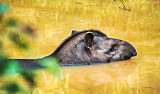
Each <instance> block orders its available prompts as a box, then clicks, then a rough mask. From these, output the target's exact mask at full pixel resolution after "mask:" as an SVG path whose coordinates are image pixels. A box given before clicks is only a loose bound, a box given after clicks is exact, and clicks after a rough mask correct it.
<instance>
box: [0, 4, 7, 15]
mask: <svg viewBox="0 0 160 94" xmlns="http://www.w3.org/2000/svg"><path fill="white" fill-rule="evenodd" d="M7 10H8V6H7V5H5V4H0V13H4V12H6V11H7Z"/></svg>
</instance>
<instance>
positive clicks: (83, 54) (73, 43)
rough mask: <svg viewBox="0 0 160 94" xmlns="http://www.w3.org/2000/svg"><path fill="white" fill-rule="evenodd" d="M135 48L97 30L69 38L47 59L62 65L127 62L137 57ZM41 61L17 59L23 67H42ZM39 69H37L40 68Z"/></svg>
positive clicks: (75, 33) (75, 34)
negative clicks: (54, 59)
mask: <svg viewBox="0 0 160 94" xmlns="http://www.w3.org/2000/svg"><path fill="white" fill-rule="evenodd" d="M136 55H137V52H136V50H135V48H134V47H133V46H132V45H131V44H130V43H128V42H125V41H123V40H119V39H113V38H108V37H107V36H106V35H105V34H103V33H102V32H100V31H97V30H85V31H81V32H77V31H76V30H72V35H71V36H70V37H69V38H67V39H66V40H65V41H64V42H63V43H62V44H61V45H60V46H59V47H58V48H57V49H56V51H54V52H53V53H52V54H51V55H49V56H46V57H44V58H41V59H46V58H57V59H58V60H59V61H60V64H61V65H91V64H100V63H108V62H113V61H120V60H127V59H130V58H131V57H132V56H136ZM41 59H17V61H18V62H19V63H20V65H22V66H23V67H26V68H30V67H34V68H35V67H36V66H38V67H40V66H39V64H38V63H37V62H38V61H39V60H41ZM38 67H37V68H38Z"/></svg>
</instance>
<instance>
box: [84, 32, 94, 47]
mask: <svg viewBox="0 0 160 94" xmlns="http://www.w3.org/2000/svg"><path fill="white" fill-rule="evenodd" d="M93 38H94V35H93V33H92V32H87V33H86V34H85V37H84V41H85V46H86V47H87V48H90V49H91V48H92V46H93V43H94V40H93Z"/></svg>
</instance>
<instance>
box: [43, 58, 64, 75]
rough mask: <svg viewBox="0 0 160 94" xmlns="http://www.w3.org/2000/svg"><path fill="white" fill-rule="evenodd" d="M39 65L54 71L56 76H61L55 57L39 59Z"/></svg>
mask: <svg viewBox="0 0 160 94" xmlns="http://www.w3.org/2000/svg"><path fill="white" fill-rule="evenodd" d="M40 65H41V66H43V67H45V68H46V69H47V70H49V71H51V72H53V73H54V75H55V76H56V77H58V78H61V77H62V73H61V68H60V66H59V64H58V61H57V60H56V59H55V58H45V59H42V60H40Z"/></svg>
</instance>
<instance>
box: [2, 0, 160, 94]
mask: <svg viewBox="0 0 160 94" xmlns="http://www.w3.org/2000/svg"><path fill="white" fill-rule="evenodd" d="M8 1H10V2H11V10H10V11H9V12H8V14H6V18H7V17H17V19H19V20H20V21H22V22H25V23H28V24H31V25H32V27H33V28H34V29H35V30H36V33H37V37H36V38H33V39H30V40H31V44H32V50H30V51H27V52H25V51H21V50H19V49H18V48H16V47H15V46H14V45H12V44H11V43H10V42H6V40H4V41H3V42H4V44H5V45H4V48H3V49H4V50H5V52H6V54H8V55H9V56H10V57H11V58H39V57H43V56H46V55H49V54H51V53H52V52H53V51H54V50H55V49H56V47H58V45H59V44H60V43H61V42H62V41H63V40H64V39H65V38H67V37H68V36H69V35H70V34H71V29H73V28H74V29H77V30H84V29H98V30H101V31H102V32H104V33H105V34H107V36H108V37H112V38H118V39H122V40H125V41H128V42H130V43H131V44H132V45H133V46H134V47H135V48H136V50H137V53H138V56H136V57H134V58H132V59H131V61H124V62H117V63H110V64H104V65H95V66H85V67H69V68H62V70H63V73H64V74H63V77H64V78H63V80H62V81H60V82H59V81H56V80H54V79H53V78H54V77H53V76H52V75H51V74H49V73H47V72H46V71H44V70H39V71H37V73H40V75H39V76H40V78H37V81H38V83H37V87H36V91H35V92H43V93H44V94H47V93H48V94H50V93H51V92H55V93H59V94H63V93H64V92H65V93H68V94H84V93H85V94H160V48H159V47H160V2H159V1H158V0H153V1H152V0H129V1H124V3H125V5H126V7H128V8H130V10H131V11H125V10H123V9H120V8H118V7H122V4H121V3H120V2H119V1H118V0H116V1H115V2H114V0H111V1H109V0H8ZM0 39H1V40H2V39H5V38H2V37H1V38H0ZM41 77H42V78H41ZM56 83H57V84H56Z"/></svg>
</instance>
